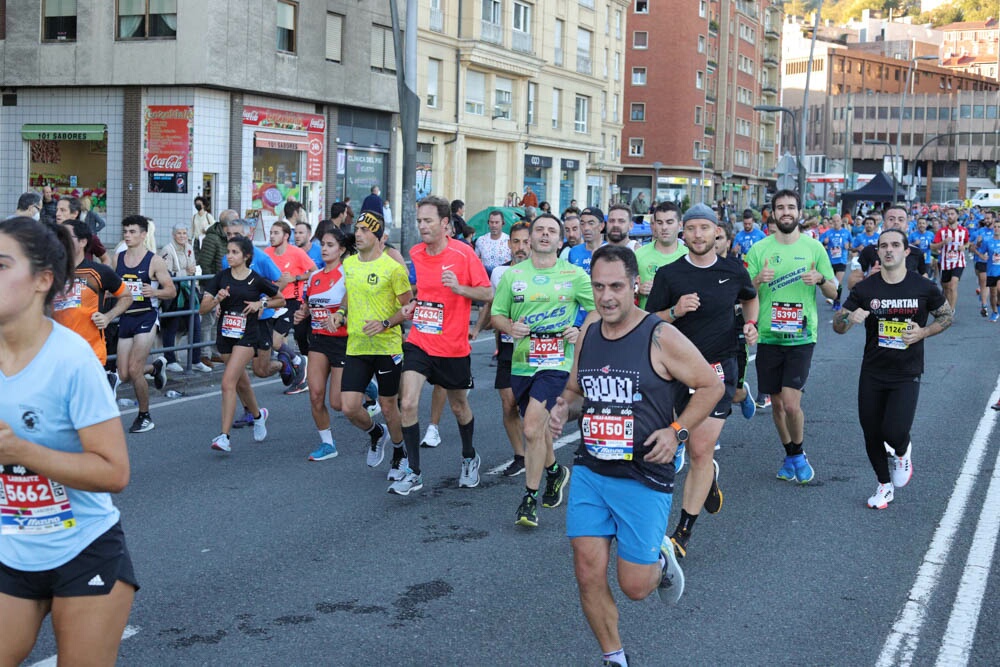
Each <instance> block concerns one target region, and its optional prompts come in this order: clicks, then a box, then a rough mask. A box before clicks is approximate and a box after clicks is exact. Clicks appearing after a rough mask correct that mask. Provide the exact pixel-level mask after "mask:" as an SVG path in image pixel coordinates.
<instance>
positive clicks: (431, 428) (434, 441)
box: [420, 424, 441, 447]
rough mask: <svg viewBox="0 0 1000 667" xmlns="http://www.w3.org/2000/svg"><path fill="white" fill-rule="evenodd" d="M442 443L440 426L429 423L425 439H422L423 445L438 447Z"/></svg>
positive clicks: (421, 444) (421, 443)
mask: <svg viewBox="0 0 1000 667" xmlns="http://www.w3.org/2000/svg"><path fill="white" fill-rule="evenodd" d="M440 444H441V433H440V432H438V427H437V426H435V425H434V424H429V425H428V426H427V432H426V433H424V439H423V440H421V441H420V446H421V447H437V446H438V445H440Z"/></svg>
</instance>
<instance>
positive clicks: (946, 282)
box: [931, 206, 969, 318]
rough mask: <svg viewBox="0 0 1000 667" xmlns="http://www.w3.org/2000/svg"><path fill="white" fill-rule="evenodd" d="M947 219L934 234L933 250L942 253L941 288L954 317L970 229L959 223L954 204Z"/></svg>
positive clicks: (946, 213) (948, 210)
mask: <svg viewBox="0 0 1000 667" xmlns="http://www.w3.org/2000/svg"><path fill="white" fill-rule="evenodd" d="M945 215H946V216H947V221H946V224H945V225H942V227H941V228H940V229H939V230H937V233H936V234H934V242H933V243H931V250H937V251H939V252H940V253H941V258H940V260H939V263H940V267H941V289H942V290H943V291H944V297H945V298H946V299H948V304H949V305H950V306H951V310H952V318H954V317H955V313H956V312H957V308H956V302H957V301H958V282H959V281H960V280H961V279H962V271H964V270H965V251H966V249H967V248H968V247H969V230H968V229H966V228H965V227H962V226H961V225H959V224H958V211H956V210H955V207H954V206H949V207H948V208H946V209H945Z"/></svg>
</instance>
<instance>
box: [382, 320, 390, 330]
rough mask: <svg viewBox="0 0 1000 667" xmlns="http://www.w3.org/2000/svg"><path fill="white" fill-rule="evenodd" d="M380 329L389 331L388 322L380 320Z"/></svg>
mask: <svg viewBox="0 0 1000 667" xmlns="http://www.w3.org/2000/svg"><path fill="white" fill-rule="evenodd" d="M382 328H383V329H386V330H388V329H389V320H382Z"/></svg>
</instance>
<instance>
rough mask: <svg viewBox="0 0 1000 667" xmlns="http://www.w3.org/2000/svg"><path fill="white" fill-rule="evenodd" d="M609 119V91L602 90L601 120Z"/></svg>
mask: <svg viewBox="0 0 1000 667" xmlns="http://www.w3.org/2000/svg"><path fill="white" fill-rule="evenodd" d="M607 119H608V91H606V90H602V91H601V120H607Z"/></svg>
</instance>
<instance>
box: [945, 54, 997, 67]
mask: <svg viewBox="0 0 1000 667" xmlns="http://www.w3.org/2000/svg"><path fill="white" fill-rule="evenodd" d="M996 62H997V57H996V56H970V55H963V56H953V57H951V58H942V59H941V67H968V66H970V65H976V64H980V63H982V64H987V63H989V64H995V63H996Z"/></svg>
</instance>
